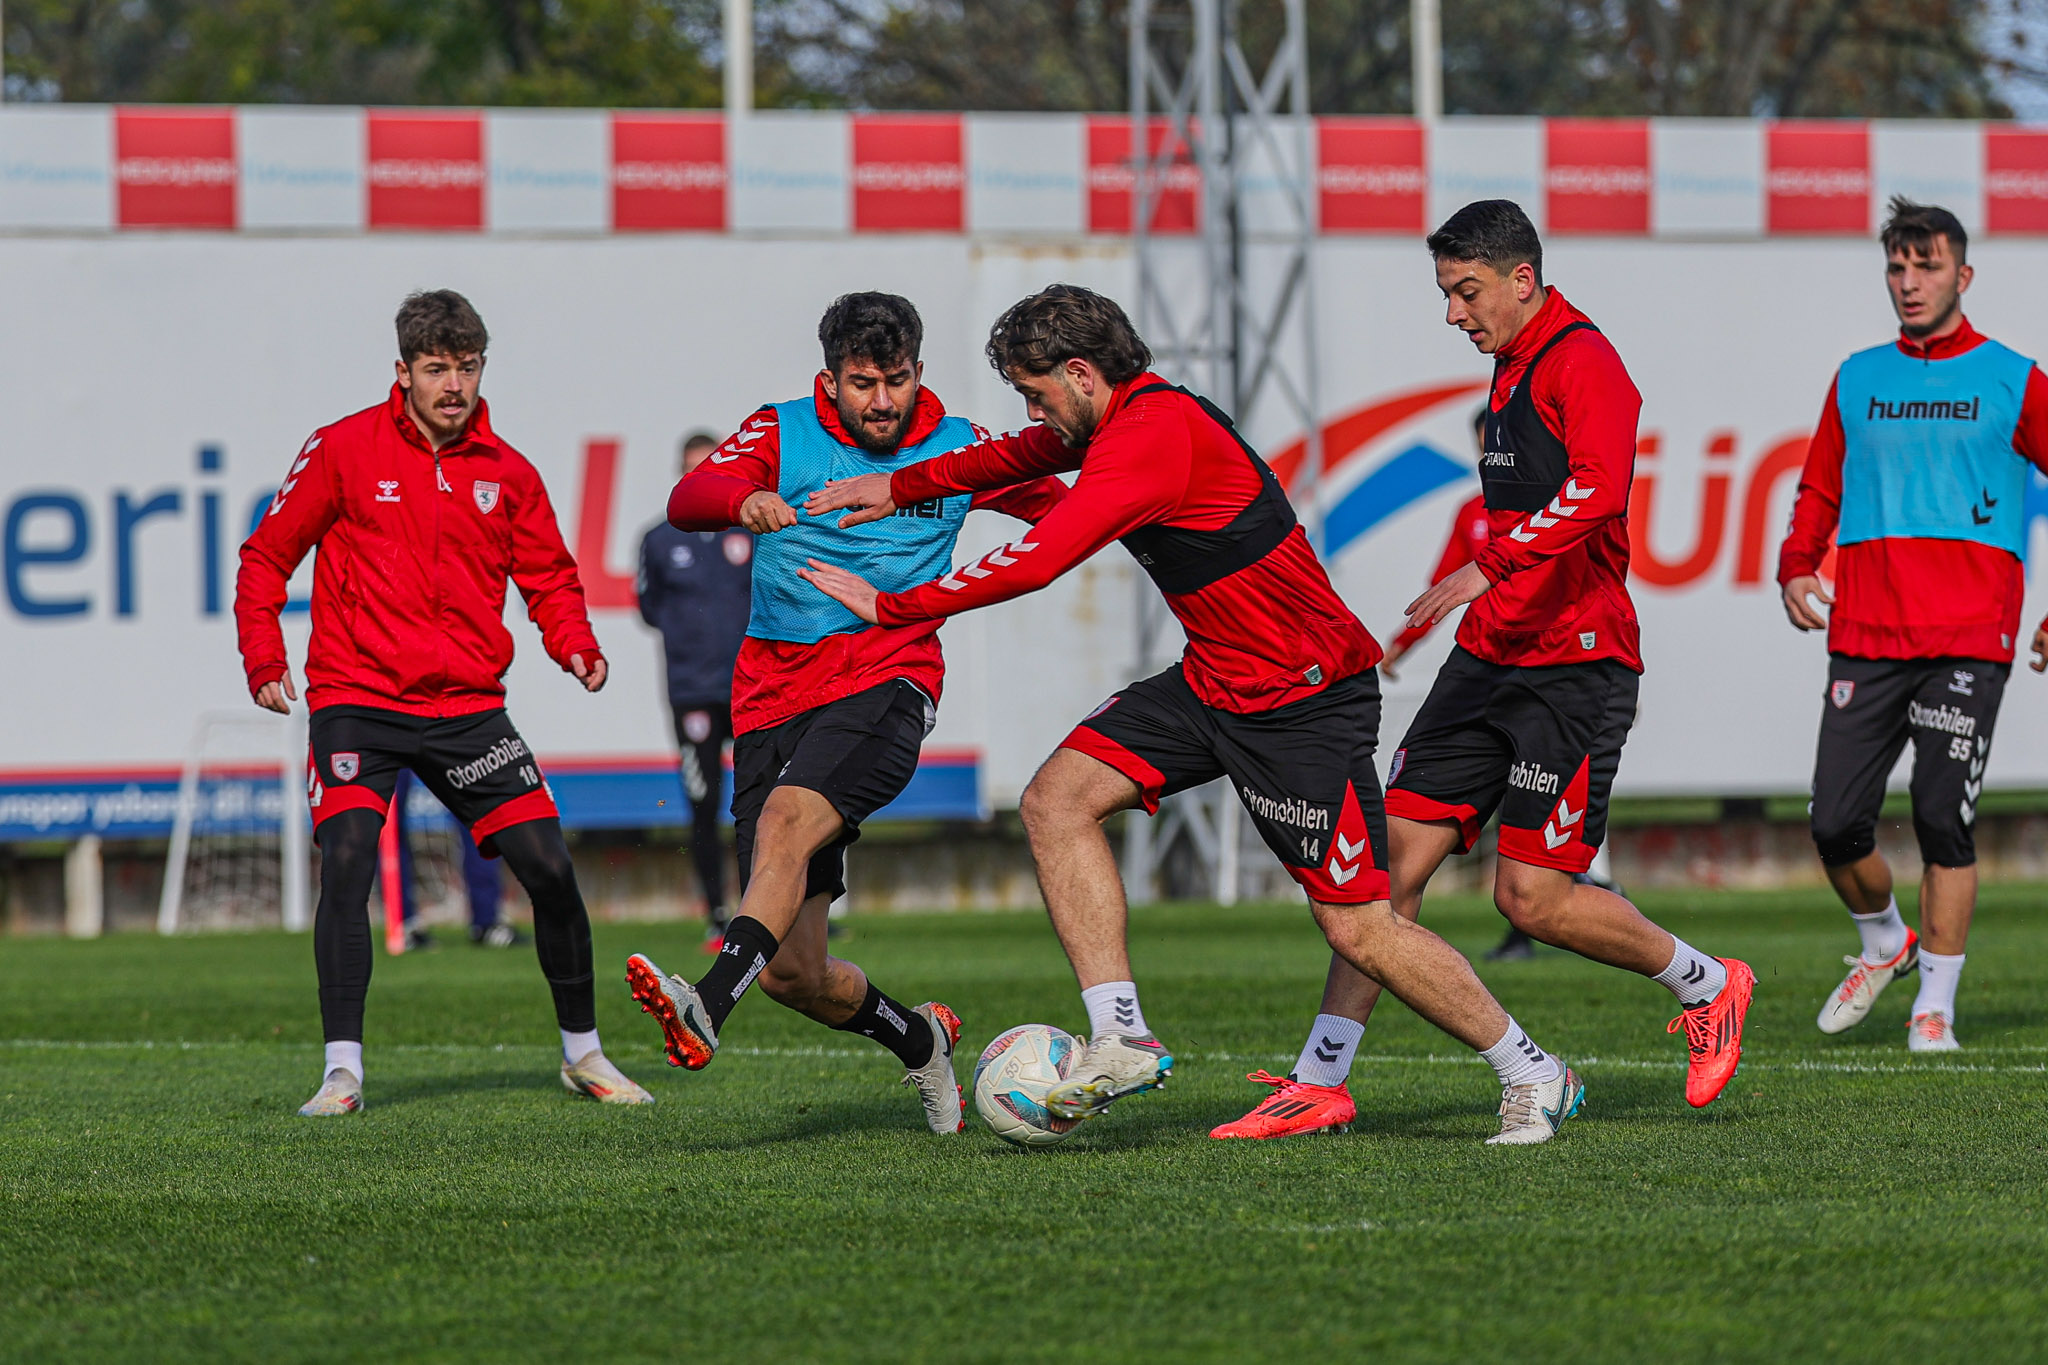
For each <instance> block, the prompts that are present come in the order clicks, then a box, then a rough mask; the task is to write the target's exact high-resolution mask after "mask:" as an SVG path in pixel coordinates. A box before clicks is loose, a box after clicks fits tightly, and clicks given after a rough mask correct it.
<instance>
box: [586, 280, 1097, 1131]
mask: <svg viewBox="0 0 2048 1365" xmlns="http://www.w3.org/2000/svg"><path fill="white" fill-rule="evenodd" d="M818 340H819V342H820V343H821V345H822V346H823V348H824V353H825V368H824V369H823V370H822V371H820V372H819V374H818V376H817V379H816V380H815V381H814V382H813V385H812V391H811V393H810V394H809V395H807V396H806V397H803V398H799V399H795V400H793V401H791V402H787V403H777V404H773V405H771V406H768V407H764V408H761V409H760V410H759V411H757V412H756V413H755V414H754V415H753V416H752V417H749V418H748V419H747V421H746V423H745V425H743V426H742V427H741V428H740V429H739V431H738V432H736V433H735V434H733V435H732V436H731V437H729V438H727V440H726V441H725V443H724V444H723V445H721V446H719V448H718V449H717V450H715V451H713V452H712V454H711V456H710V457H709V458H708V459H707V460H705V461H704V463H703V464H702V465H700V466H698V467H697V469H696V470H695V471H694V472H693V473H690V474H688V475H686V476H685V477H684V478H683V480H682V481H681V482H680V483H678V484H677V485H676V487H675V491H674V493H673V494H672V495H671V496H670V498H669V505H668V519H669V523H670V524H671V525H673V526H675V527H676V528H677V529H679V530H683V531H714V530H723V529H725V528H726V527H728V526H743V527H745V528H746V529H747V530H749V531H752V532H753V533H754V534H755V535H756V536H758V537H759V539H758V540H757V541H756V542H755V549H754V599H753V613H752V616H751V618H750V619H749V621H748V623H747V636H746V639H745V641H744V642H743V643H742V644H741V646H740V654H739V661H738V663H737V665H736V666H735V669H734V674H733V689H732V722H733V729H734V731H735V732H736V735H737V737H736V738H735V739H734V741H733V798H732V814H733V843H734V847H735V849H736V851H737V853H738V858H739V871H740V885H741V889H742V893H743V894H742V900H741V902H740V907H739V913H738V914H736V915H735V916H734V917H733V918H732V920H731V921H730V922H729V923H728V924H727V925H726V927H725V942H724V945H723V947H722V948H721V949H720V950H719V953H718V956H717V957H716V959H714V961H713V962H712V965H711V968H710V970H709V971H707V972H706V973H705V974H704V975H703V976H702V977H701V978H699V979H698V980H697V981H696V982H694V983H692V982H689V981H685V980H684V979H683V978H681V977H679V976H670V975H668V974H666V973H664V972H663V971H662V970H661V969H660V968H659V967H657V966H655V964H654V963H653V962H652V961H650V960H649V959H648V958H646V957H644V956H642V955H640V954H638V953H636V954H634V955H633V956H632V957H631V958H629V959H628V960H627V963H626V981H627V984H628V985H629V986H631V988H632V991H633V998H634V999H636V1000H638V1001H639V1002H640V1006H641V1008H642V1009H644V1010H646V1011H647V1012H648V1013H649V1014H651V1015H653V1016H654V1018H655V1020H656V1022H657V1023H659V1024H660V1025H661V1029H662V1033H663V1036H664V1037H665V1039H666V1040H667V1045H668V1058H669V1062H670V1064H671V1065H674V1066H682V1067H688V1068H689V1069H691V1070H693V1071H695V1070H699V1069H701V1068H703V1067H704V1066H706V1065H708V1064H709V1063H710V1061H711V1059H712V1057H713V1056H714V1055H715V1054H716V1053H717V1051H718V1047H719V1040H720V1038H721V1037H722V1036H723V1033H724V1030H725V1027H726V1020H727V1017H728V1016H729V1015H730V1014H731V1013H732V1010H733V1007H734V1006H736V1005H737V1004H738V1003H739V1001H740V997H741V996H743V995H745V994H746V992H747V989H748V987H749V986H751V985H753V984H754V983H755V982H756V981H757V980H758V981H759V982H760V985H761V989H762V990H764V991H766V992H767V993H768V996H769V998H770V999H772V1000H774V1001H776V1002H777V1003H778V1004H781V1005H783V1006H786V1007H787V1008H789V1009H793V1010H795V1011H797V1012H798V1013H799V1014H803V1015H805V1016H807V1017H809V1018H812V1019H815V1020H817V1021H818V1022H819V1023H821V1024H823V1025H825V1026H826V1027H827V1028H831V1029H837V1030H839V1031H841V1032H844V1033H858V1034H861V1035H862V1036H864V1037H867V1038H872V1039H874V1040H875V1041H876V1042H878V1043H880V1044H881V1045H882V1046H884V1047H886V1048H888V1049H889V1050H890V1051H891V1052H893V1053H895V1054H896V1057H897V1059H898V1060H899V1061H901V1062H902V1063H903V1066H904V1069H905V1075H904V1078H903V1079H904V1083H905V1084H907V1085H912V1086H915V1087H916V1089H917V1092H918V1094H919V1096H920V1097H921V1099H922V1100H923V1102H924V1110H925V1118H926V1121H927V1122H928V1123H929V1124H930V1125H931V1129H932V1131H933V1132H935V1133H957V1132H959V1131H960V1128H961V1124H962V1120H961V1112H960V1087H959V1085H958V1084H957V1083H956V1081H955V1080H954V1076H953V1045H954V1044H955V1043H956V1042H958V1041H959V1038H960V1020H959V1018H958V1016H956V1015H955V1014H954V1013H953V1011H952V1010H950V1009H948V1008H947V1007H946V1006H945V1005H942V1004H939V1003H937V1002H935V1001H934V1002H928V1003H926V1004H923V1005H919V1006H917V1007H916V1008H915V1009H913V1008H911V1007H910V1006H908V1005H905V1004H903V1003H901V1002H900V1001H897V1000H894V999H892V998H891V997H890V996H888V995H887V994H885V993H884V992H883V991H882V989H881V988H880V987H878V986H876V985H875V984H874V983H873V982H872V981H870V980H868V978H867V976H866V974H865V973H863V972H862V971H861V969H860V968H859V967H857V966H855V965H854V964H853V963H851V962H845V961H841V960H840V959H838V958H835V957H833V956H831V955H830V954H829V953H828V952H827V951H826V929H827V927H828V918H827V916H828V912H829V910H830V908H831V905H832V902H833V900H834V899H836V898H837V897H839V896H841V895H844V894H845V892H846V849H847V847H848V846H849V845H850V844H852V843H853V842H854V840H856V839H858V838H859V837H860V827H861V822H862V821H864V820H865V819H867V817H868V816H870V815H872V814H874V813H875V812H876V811H877V810H880V809H881V808H882V807H883V806H886V805H888V804H889V802H891V801H893V800H895V799H896V797H897V795H898V794H899V793H900V792H901V791H902V790H903V788H904V786H905V785H906V784H908V783H909V781H910V778H911V776H912V774H914V773H915V772H916V771H917V757H918V749H919V746H920V745H922V744H923V742H924V737H925V736H926V735H927V734H929V733H930V732H931V728H932V722H933V721H934V719H935V718H936V716H937V709H936V708H937V706H938V701H939V689H940V685H941V684H942V683H943V682H944V680H945V661H944V659H943V657H942V656H941V655H940V653H939V640H938V624H939V623H938V622H937V621H935V620H933V621H921V622H913V623H903V624H898V625H893V626H876V625H875V624H874V622H873V620H872V618H869V619H866V620H863V619H862V618H860V617H857V616H855V615H854V614H853V613H852V612H850V611H848V610H847V609H846V608H844V607H843V606H841V605H840V604H839V603H837V602H834V601H832V600H831V599H830V598H828V597H826V596H825V595H824V594H823V593H821V592H819V591H818V590H817V589H816V588H814V587H812V586H811V585H810V584H809V583H806V582H804V581H803V580H802V578H801V577H800V576H799V574H800V572H801V570H802V567H803V565H804V563H805V562H806V561H807V560H809V559H811V558H812V557H814V556H818V555H830V556H832V557H833V558H835V559H838V560H842V561H844V562H847V563H852V564H858V565H860V566H861V567H862V568H863V570H864V571H866V572H868V573H870V574H873V575H875V577H876V578H878V579H879V580H881V581H883V582H888V583H893V584H899V585H901V586H903V587H909V586H911V585H912V584H916V583H921V582H923V581H925V580H926V579H927V578H930V577H932V576H933V575H935V574H938V573H942V572H944V571H945V570H946V569H947V568H949V567H950V566H951V565H952V562H953V542H954V541H955V539H957V538H958V536H959V534H960V523H961V522H962V520H964V519H965V518H966V516H967V513H968V511H969V509H970V508H973V507H986V508H993V509H995V510H998V511H1003V512H1008V513H1010V514H1011V515H1013V516H1016V517H1019V518H1022V519H1024V520H1026V521H1033V520H1036V519H1037V518H1039V517H1041V516H1043V515H1045V513H1046V512H1048V511H1049V510H1051V509H1052V508H1053V507H1054V506H1056V505H1057V504H1058V502H1059V501H1060V499H1061V498H1063V497H1064V496H1065V495H1066V491H1067V490H1066V487H1065V485H1063V484H1061V483H1060V482H1059V481H1058V480H1057V479H1039V480H1035V481H1031V482H1030V483H1029V484H1028V486H1025V487H1021V488H1009V489H1005V490H1002V491H997V492H992V493H989V494H985V495H982V496H978V497H973V498H968V497H946V496H934V497H932V498H929V499H925V500H921V501H920V502H917V503H914V504H908V505H906V506H905V507H904V508H903V510H902V511H901V513H900V514H898V515H896V516H893V517H890V518H888V519H887V520H885V521H880V522H876V523H874V524H871V525H867V526H862V527H858V528H851V529H842V528H840V527H839V526H838V525H836V524H835V522H834V521H832V520H831V519H828V518H823V517H818V516H812V515H808V514H799V513H798V512H797V511H796V510H795V508H794V506H793V504H795V503H800V502H801V501H802V500H803V498H804V495H806V494H808V493H810V492H813V491H815V490H817V489H820V488H823V487H824V486H825V484H826V483H827V481H829V480H832V479H843V478H850V477H852V476H854V475H857V474H863V473H868V472H870V471H876V470H879V471H884V472H883V474H882V477H884V478H887V477H888V474H887V472H886V471H891V470H895V469H900V468H902V467H904V466H905V465H909V464H913V463H915V462H917V461H919V460H924V459H929V458H931V457H932V456H934V455H937V454H940V453H941V452H944V451H948V450H953V449H957V448H958V447H960V446H964V445H970V444H972V443H973V442H974V441H975V440H977V439H979V437H980V436H981V434H982V433H981V432H979V431H978V430H977V429H976V428H975V427H974V426H972V425H971V424H969V423H968V422H967V421H966V419H964V418H961V417H954V416H950V415H948V414H947V412H946V408H945V405H944V404H943V403H941V402H940V401H939V396H938V395H937V394H936V393H934V392H932V391H931V390H930V389H927V388H925V387H923V383H922V380H923V375H924V362H923V361H922V360H920V359H919V358H918V353H919V348H920V346H921V345H922V343H923V340H924V324H923V322H922V320H921V319H919V317H918V315H917V310H916V309H915V308H913V307H912V306H911V304H910V301H909V300H908V299H903V298H898V297H897V296H895V295H893V294H874V293H867V294H848V295H846V296H845V297H844V298H841V299H839V300H838V301H837V302H835V303H834V304H833V305H832V306H831V307H830V308H829V309H827V310H826V312H825V316H824V319H823V321H821V322H820V323H819V324H818ZM1011 482H1013V483H1014V482H1018V481H1017V480H1012V481H1011Z"/></svg>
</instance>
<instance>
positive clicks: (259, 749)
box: [157, 711, 313, 934]
mask: <svg viewBox="0 0 2048 1365" xmlns="http://www.w3.org/2000/svg"><path fill="white" fill-rule="evenodd" d="M305 765H306V758H305V730H304V727H303V724H302V723H301V721H300V718H299V717H298V716H279V715H268V714H257V715H252V714H249V713H248V712H241V711H238V712H208V713H206V714H203V715H201V716H200V717H199V719H198V722H197V724H196V725H195V727H194V729H193V736H192V742H191V746H190V747H189V748H188V749H187V751H186V756H185V762H184V765H183V767H182V769H181V771H180V773H179V779H178V797H177V804H176V808H175V813H174V814H173V817H172V822H171V842H170V848H169V850H168V852H167V854H166V856H165V860H164V885H163V895H162V899H161V900H160V901H159V902H158V905H157V929H158V931H159V932H161V933H166V934H172V933H176V932H178V931H179V930H181V929H237V928H275V927H278V926H282V927H283V928H286V929H289V930H293V931H297V930H302V929H305V928H306V927H307V926H308V925H309V924H310V922H311V916H310V915H309V913H308V910H307V905H308V889H309V887H310V886H311V884H312V877H313V871H312V867H311V863H310V857H311V855H310V852H309V848H308V845H309V842H310V841H309V839H308V832H309V820H308V816H307V811H306V772H305Z"/></svg>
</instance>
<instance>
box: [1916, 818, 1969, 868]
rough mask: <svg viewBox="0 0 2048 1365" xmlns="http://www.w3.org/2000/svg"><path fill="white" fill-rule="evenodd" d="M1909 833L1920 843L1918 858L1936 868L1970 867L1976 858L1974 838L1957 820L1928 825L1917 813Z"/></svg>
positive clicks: (1965, 826) (1967, 828)
mask: <svg viewBox="0 0 2048 1365" xmlns="http://www.w3.org/2000/svg"><path fill="white" fill-rule="evenodd" d="M1913 835H1914V837H1915V838H1916V839H1918V840H1919V842H1920V859H1921V861H1922V862H1928V863H1933V864H1934V865H1935V866H1936V867H1971V866H1974V865H1975V863H1976V861H1977V838H1976V834H1975V832H1974V831H1972V830H1971V828H1970V827H1969V826H1968V825H1965V824H1963V823H1962V822H1961V821H1956V822H1953V823H1940V824H1930V823H1926V822H1924V821H1922V820H1921V819H1920V818H1919V817H1918V816H1915V817H1914V820H1913Z"/></svg>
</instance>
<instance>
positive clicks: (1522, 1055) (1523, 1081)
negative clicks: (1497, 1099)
mask: <svg viewBox="0 0 2048 1365" xmlns="http://www.w3.org/2000/svg"><path fill="white" fill-rule="evenodd" d="M1479 1055H1480V1056H1482V1057H1484V1058H1485V1059H1486V1064H1487V1065H1488V1066H1490V1067H1492V1068H1493V1070H1494V1074H1496V1075H1498V1076H1499V1077H1500V1083H1501V1084H1502V1085H1540V1084H1541V1083H1542V1082H1544V1081H1554V1080H1556V1079H1557V1076H1558V1073H1559V1072H1560V1071H1562V1070H1564V1064H1563V1063H1562V1062H1560V1061H1558V1060H1557V1058H1555V1057H1553V1056H1551V1055H1550V1054H1549V1053H1547V1052H1545V1051H1544V1050H1543V1049H1542V1048H1540V1047H1538V1046H1536V1044H1534V1043H1532V1042H1530V1041H1529V1035H1528V1034H1526V1033H1524V1032H1522V1026H1521V1025H1520V1024H1518V1023H1516V1022H1515V1021H1514V1019H1513V1018H1512V1017H1511V1018H1509V1020H1508V1031H1507V1032H1506V1033H1503V1034H1502V1035H1501V1036H1500V1041H1499V1042H1497V1043H1495V1044H1494V1045H1493V1046H1492V1047H1490V1048H1488V1049H1486V1050H1485V1051H1484V1052H1482V1053H1480V1054H1479Z"/></svg>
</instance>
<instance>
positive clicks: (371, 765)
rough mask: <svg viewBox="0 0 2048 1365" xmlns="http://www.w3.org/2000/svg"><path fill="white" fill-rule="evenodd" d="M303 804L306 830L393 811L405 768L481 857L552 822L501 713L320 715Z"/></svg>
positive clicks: (536, 771)
mask: <svg viewBox="0 0 2048 1365" xmlns="http://www.w3.org/2000/svg"><path fill="white" fill-rule="evenodd" d="M309 728H310V731H311V733H310V735H309V738H310V740H311V744H310V747H311V749H312V753H311V755H310V756H309V761H308V764H307V768H306V800H307V801H308V802H309V803H310V804H311V805H312V807H313V827H314V828H315V829H318V828H319V827H320V823H321V822H322V821H323V820H327V819H329V818H331V817H333V816H336V815H339V814H341V812H343V811H347V810H373V811H376V812H377V814H379V815H382V814H384V812H385V811H386V810H388V809H389V808H390V806H391V793H392V791H393V790H395V789H396V787H397V786H398V770H399V769H400V768H410V769H412V770H413V772H414V774H415V775H417V776H418V778H419V780H420V782H421V784H422V785H424V786H425V787H426V789H427V790H428V791H430V792H432V793H433V794H434V797H435V799H436V800H438V801H439V802H440V803H441V804H442V805H444V806H446V807H447V808H448V813H449V814H451V815H453V816H454V817H455V818H456V819H457V820H460V821H461V822H462V823H463V824H464V825H467V826H468V827H469V832H470V836H471V837H472V838H474V839H475V840H476V842H477V847H478V848H480V849H481V850H482V851H483V852H484V853H485V854H486V855H491V856H495V850H494V849H493V848H492V846H491V844H490V842H489V841H490V837H491V836H492V835H493V834H496V833H497V832H498V831H499V830H501V829H509V828H511V827H512V826H513V825H517V824H523V823H525V822H526V821H528V820H543V819H550V818H554V817H555V816H557V814H558V812H557V811H556V810H555V798H554V795H553V794H552V793H551V792H549V791H548V784H547V780H546V779H545V778H544V777H542V776H541V771H540V764H539V762H538V761H537V760H536V759H535V758H534V756H533V751H532V750H531V749H528V748H527V747H526V741H525V740H523V739H521V738H520V737H519V732H518V731H517V730H515V729H513V728H512V721H511V719H510V718H509V717H507V716H506V714H505V713H504V711H503V710H493V711H478V712H475V713H474V714H472V715H467V716H413V715H407V714H406V713H405V712H403V711H386V710H383V709H382V708H380V707H375V706H323V707H321V708H320V709H319V710H317V711H315V712H314V713H313V719H312V722H311V725H310V727H309Z"/></svg>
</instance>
